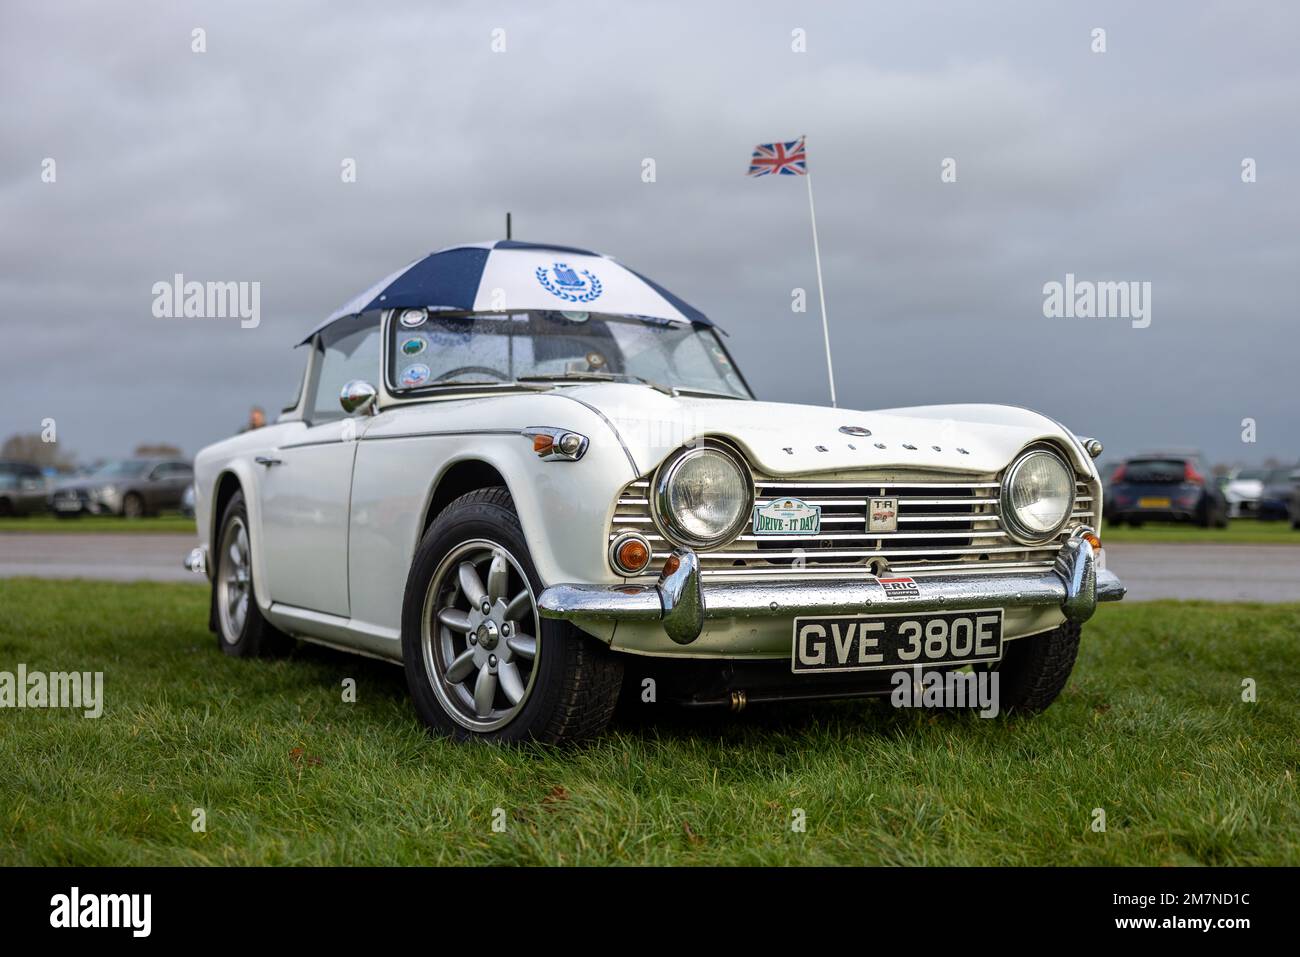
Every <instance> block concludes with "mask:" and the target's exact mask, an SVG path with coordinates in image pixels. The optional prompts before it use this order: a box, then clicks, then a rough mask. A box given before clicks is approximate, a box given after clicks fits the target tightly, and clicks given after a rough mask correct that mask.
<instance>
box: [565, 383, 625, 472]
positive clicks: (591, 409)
mask: <svg viewBox="0 0 1300 957" xmlns="http://www.w3.org/2000/svg"><path fill="white" fill-rule="evenodd" d="M552 395H555V396H556V397H558V398H561V399H568V400H569V401H570V402H576V403H578V405H580V406H582V407H583V408H584V409H586V410H587V411H588V412H594V413H595V414H596V415H598V416H599V417H600V421H602V422H604V423H605V425H607V426H608V427H609V430H610V431H611V432H613V433H614V438H615V439H617V440H618V444H619V448H621V449H622V450H623V454H624V455H626V456H627V464H628V465H629V466H630V467H631V469H632V476H633V477H634V478H635V477H638V476H640V474H641V470H640V469H639V468H637V467H636V459H634V458H632V450H631V449H629V448H628V447H627V443H626V442H624V441H623V434H622V433H621V432H619V430H618V429H616V428H615V427H614V423H613V422H611V421H609V418H608V417H607V416H606V415H605V413H604V412H602V411H600V409H598V408H596V407H595V406H594V405H592V404H591V403H590V402H583V401H582V400H581V399H579V398H576V397H574V396H571V395H569V394H568V393H566V392H565V391H564V390H563V389H557V390H556V391H555V392H553V393H552Z"/></svg>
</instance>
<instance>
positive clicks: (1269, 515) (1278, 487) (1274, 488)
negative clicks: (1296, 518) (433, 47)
mask: <svg viewBox="0 0 1300 957" xmlns="http://www.w3.org/2000/svg"><path fill="white" fill-rule="evenodd" d="M1297 475H1300V469H1297V468H1296V467H1295V466H1294V465H1288V466H1287V467H1285V468H1275V469H1269V470H1268V471H1267V472H1265V473H1264V479H1263V491H1262V492H1261V493H1260V496H1259V518H1260V521H1263V522H1281V521H1286V520H1288V519H1291V518H1292V517H1293V516H1292V513H1291V502H1292V499H1293V498H1294V496H1295V490H1296V476H1297Z"/></svg>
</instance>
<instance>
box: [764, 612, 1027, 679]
mask: <svg viewBox="0 0 1300 957" xmlns="http://www.w3.org/2000/svg"><path fill="white" fill-rule="evenodd" d="M1001 657H1002V609H1001V608H981V609H976V610H974V611H945V612H936V613H934V614H925V615H915V614H910V613H908V612H897V613H894V614H885V615H818V616H810V617H807V618H796V619H795V620H794V642H793V647H792V648H791V650H790V670H791V671H793V672H796V673H804V672H810V671H875V670H881V669H900V668H911V667H914V666H916V665H922V666H929V665H960V664H970V663H973V662H978V661H997V660H998V659H999V658H1001Z"/></svg>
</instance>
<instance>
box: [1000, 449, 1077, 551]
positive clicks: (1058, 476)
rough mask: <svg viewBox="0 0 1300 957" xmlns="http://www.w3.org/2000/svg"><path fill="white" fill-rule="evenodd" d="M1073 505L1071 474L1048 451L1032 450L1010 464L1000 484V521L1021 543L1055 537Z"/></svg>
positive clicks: (1042, 540)
mask: <svg viewBox="0 0 1300 957" xmlns="http://www.w3.org/2000/svg"><path fill="white" fill-rule="evenodd" d="M1073 508H1074V473H1073V472H1071V471H1070V469H1069V467H1068V466H1066V464H1065V463H1064V462H1062V461H1061V459H1060V457H1059V456H1057V455H1054V454H1053V453H1051V452H1045V451H1042V450H1035V451H1033V452H1029V453H1028V454H1026V455H1022V456H1021V457H1020V459H1019V460H1018V461H1017V462H1016V463H1015V464H1014V465H1013V466H1011V469H1010V471H1008V472H1007V477H1006V480H1005V482H1004V483H1003V486H1002V520H1003V522H1004V523H1005V524H1006V526H1007V530H1008V531H1010V532H1011V534H1012V536H1013V537H1014V538H1016V539H1017V540H1019V541H1021V542H1026V543H1038V542H1044V541H1047V540H1048V539H1050V538H1052V537H1054V536H1055V535H1056V534H1057V533H1058V532H1060V530H1061V529H1062V528H1064V527H1065V523H1066V522H1068V521H1069V520H1070V512H1071V511H1072V510H1073Z"/></svg>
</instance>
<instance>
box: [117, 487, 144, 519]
mask: <svg viewBox="0 0 1300 957" xmlns="http://www.w3.org/2000/svg"><path fill="white" fill-rule="evenodd" d="M122 517H123V518H144V499H142V498H141V497H140V496H139V495H137V494H136V493H135V492H128V493H127V496H126V498H124V499H122Z"/></svg>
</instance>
